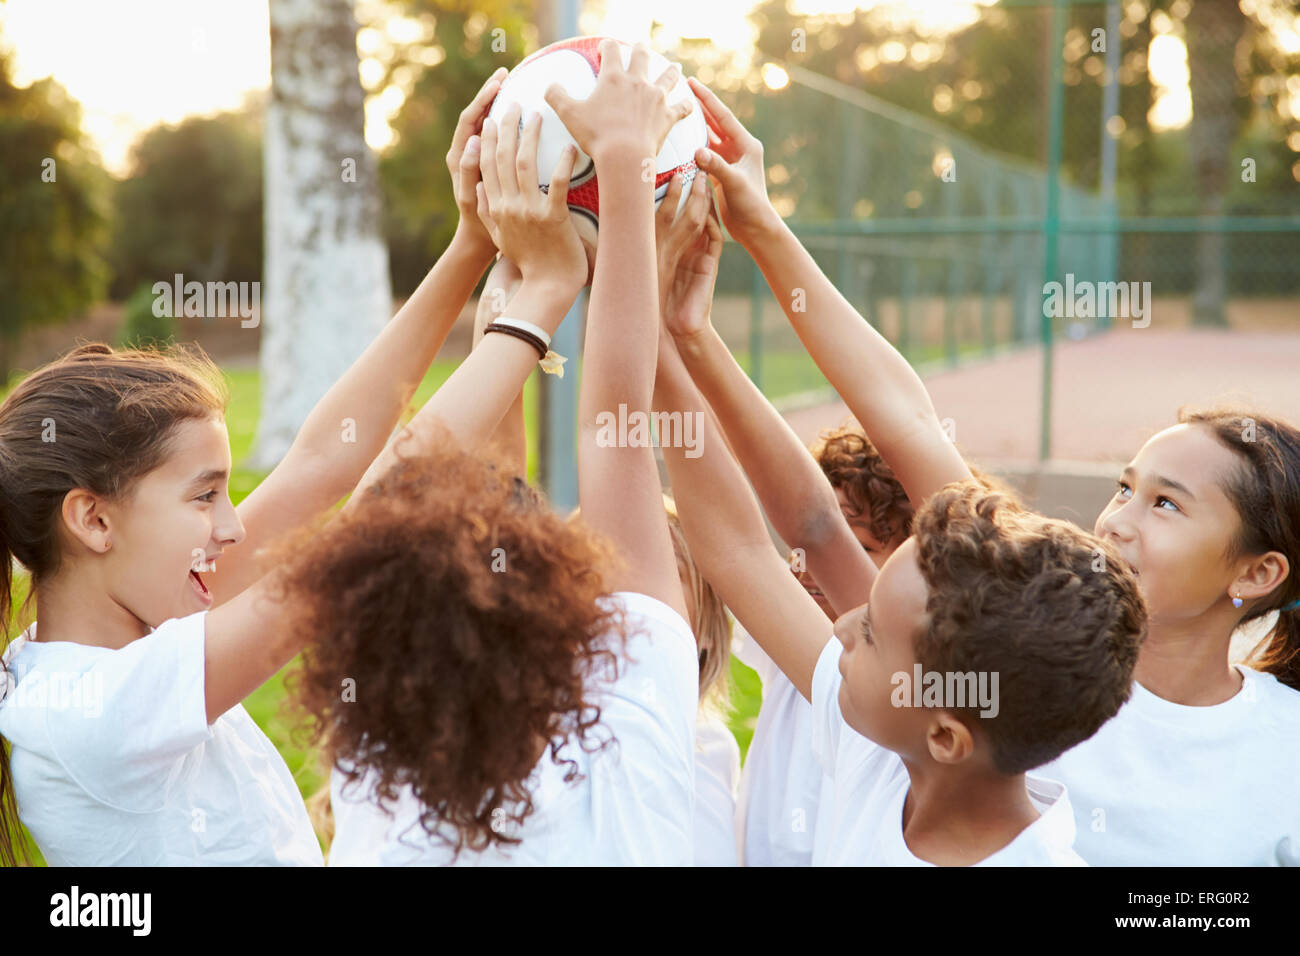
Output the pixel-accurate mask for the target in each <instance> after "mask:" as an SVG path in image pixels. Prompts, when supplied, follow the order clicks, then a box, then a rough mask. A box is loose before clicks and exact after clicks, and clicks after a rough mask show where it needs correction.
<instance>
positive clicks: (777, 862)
mask: <svg viewBox="0 0 1300 956" xmlns="http://www.w3.org/2000/svg"><path fill="white" fill-rule="evenodd" d="M732 648H733V651H734V653H735V654H736V656H737V657H739V658H740V659H741V661H743V662H744V663H745V664H746V665H748V666H749V667H752V668H753V669H754V670H755V671H756V672H757V674H758V676H759V679H760V680H761V681H762V682H763V703H762V706H761V707H760V708H759V711H758V721H757V723H756V724H755V726H754V737H753V739H752V740H751V741H750V743H749V752H748V754H746V756H745V769H744V772H743V773H742V774H741V779H740V794H739V797H738V799H737V801H736V834H737V837H738V839H739V840H740V842H741V848H742V857H741V859H742V861H743V863H744V865H745V866H810V865H811V864H812V859H813V850H814V842H815V838H816V836H817V834H818V830H817V821H818V819H819V811H820V808H821V806H822V803H823V801H824V800H825V801H829V800H830V794H831V781H830V779H829V778H828V777H827V776H826V773H825V771H824V770H822V766H821V763H820V762H818V760H817V758H816V756H814V755H813V752H812V705H810V704H809V703H808V701H806V700H804V697H803V694H801V693H799V691H798V689H797V688H796V687H795V686H794V684H792V683H790V679H789V678H788V677H786V676H785V674H784V673H783V672H782V671H781V669H780V668H779V667H777V666H776V664H775V663H774V662H773V661H772V659H771V658H770V657H768V656H767V654H765V653H764V652H763V649H762V648H761V647H759V646H758V642H757V641H755V640H754V639H753V638H752V637H750V636H749V635H748V634H746V633H745V632H744V631H743V630H742V629H741V628H740V626H739V624H737V625H736V637H735V639H734V640H733V641H732Z"/></svg>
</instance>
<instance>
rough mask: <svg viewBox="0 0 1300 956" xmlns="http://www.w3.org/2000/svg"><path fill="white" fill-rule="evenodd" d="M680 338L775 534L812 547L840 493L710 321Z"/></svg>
mask: <svg viewBox="0 0 1300 956" xmlns="http://www.w3.org/2000/svg"><path fill="white" fill-rule="evenodd" d="M675 342H676V345H677V350H678V353H679V354H680V356H681V358H682V361H683V363H684V364H685V366H686V369H687V371H688V372H689V373H690V376H691V379H692V381H693V382H694V383H695V385H696V387H698V388H699V390H700V393H701V394H702V395H703V397H704V399H705V401H707V402H708V404H709V406H710V407H711V408H712V409H713V411H714V413H715V414H716V415H717V416H718V421H719V423H720V424H721V425H722V430H723V432H724V433H725V437H726V439H727V441H728V443H729V445H730V447H731V450H732V451H733V452H734V453H735V455H736V457H737V458H738V459H739V461H740V465H741V467H742V468H743V469H744V471H745V475H746V477H748V478H749V481H750V483H751V484H752V485H753V487H754V491H755V492H756V493H757V494H758V500H759V501H760V502H761V503H762V505H763V510H764V512H766V514H767V517H768V519H769V520H770V521H771V522H772V526H773V527H774V528H775V529H776V533H777V534H778V535H780V536H781V539H782V540H783V541H785V542H786V544H788V545H791V546H792V547H804V548H815V547H816V546H817V545H818V544H819V543H820V542H821V540H822V539H823V538H824V536H825V535H826V534H828V532H829V530H830V527H831V525H832V521H831V519H832V518H839V517H840V508H839V503H838V502H837V501H836V499H835V491H834V489H833V488H832V487H831V485H830V482H829V481H827V479H826V476H825V474H823V473H822V470H821V469H820V468H819V467H817V462H816V461H815V459H814V458H813V457H812V455H810V454H809V453H808V450H807V449H806V448H804V446H803V443H802V442H800V441H799V438H798V436H797V435H795V433H794V430H793V429H791V428H790V426H789V424H788V423H787V422H786V420H785V419H784V418H782V417H781V415H780V413H778V412H777V410H776V409H775V408H773V407H772V404H771V403H770V402H769V401H768V400H767V397H766V396H764V395H763V393H762V392H761V391H759V389H758V387H757V386H755V385H754V383H753V382H752V381H751V380H750V378H749V376H748V375H746V374H745V372H744V370H743V369H742V368H741V367H740V365H739V364H738V363H737V362H736V360H735V358H734V357H733V356H732V354H731V351H730V350H729V349H728V348H727V346H726V343H725V342H723V341H722V338H721V336H719V335H718V333H717V330H716V329H714V328H713V326H712V325H708V326H706V327H705V328H704V329H703V330H701V331H700V332H699V333H698V334H696V335H693V336H690V337H689V338H679V339H676V340H675Z"/></svg>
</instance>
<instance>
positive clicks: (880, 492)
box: [812, 425, 913, 548]
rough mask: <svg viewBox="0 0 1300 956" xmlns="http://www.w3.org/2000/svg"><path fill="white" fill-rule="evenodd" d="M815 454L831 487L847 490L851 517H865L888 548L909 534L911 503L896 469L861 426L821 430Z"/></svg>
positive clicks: (870, 527) (877, 538) (879, 539)
mask: <svg viewBox="0 0 1300 956" xmlns="http://www.w3.org/2000/svg"><path fill="white" fill-rule="evenodd" d="M812 453H813V457H814V458H816V459H817V464H819V465H820V466H821V469H822V473H823V474H824V475H825V476H826V478H827V480H829V481H830V483H831V485H832V487H835V488H839V489H841V490H842V491H843V492H844V497H845V498H847V499H848V502H849V508H850V513H849V515H848V517H849V518H850V519H853V518H862V517H865V518H866V519H867V527H868V528H869V529H870V531H871V536H872V537H873V538H875V539H876V540H877V541H879V542H880V543H881V544H882V545H884V546H885V547H886V548H889V547H891V546H893V545H897V544H900V543H901V542H902V541H903V539H904V538H906V537H907V536H908V534H909V533H910V531H911V527H912V514H913V508H912V503H911V502H910V501H908V500H907V492H905V491H904V490H903V486H902V485H901V484H899V482H898V479H897V478H895V477H894V471H893V469H892V468H890V467H889V465H888V464H887V463H886V462H885V459H883V458H881V457H880V452H878V451H876V446H875V445H873V444H871V440H870V439H869V438H867V436H866V435H865V434H864V433H863V432H862V430H861V429H860V428H859V427H857V426H856V425H841V426H840V427H839V428H835V429H826V430H824V431H822V432H821V434H820V436H819V440H818V443H817V444H816V445H814V446H813V449H812Z"/></svg>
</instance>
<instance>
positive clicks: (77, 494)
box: [62, 488, 112, 554]
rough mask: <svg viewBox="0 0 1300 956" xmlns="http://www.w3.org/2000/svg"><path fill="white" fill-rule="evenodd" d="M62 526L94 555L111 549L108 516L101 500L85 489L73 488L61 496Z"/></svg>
mask: <svg viewBox="0 0 1300 956" xmlns="http://www.w3.org/2000/svg"><path fill="white" fill-rule="evenodd" d="M62 516H63V526H64V527H65V528H67V530H68V533H69V534H71V535H72V536H73V538H75V539H76V540H77V541H79V542H81V543H82V544H83V545H85V546H86V547H87V548H89V549H90V550H91V551H94V552H95V553H96V554H104V553H105V552H107V551H108V549H109V548H110V547H112V535H111V533H110V532H111V529H110V528H109V520H108V516H107V515H106V514H105V513H104V502H103V499H102V498H100V497H99V496H98V495H96V494H95V493H94V492H91V491H87V490H86V489H85V488H73V489H72V490H71V491H69V492H68V493H67V494H66V495H64V496H63V509H62Z"/></svg>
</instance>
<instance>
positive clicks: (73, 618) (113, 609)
mask: <svg viewBox="0 0 1300 956" xmlns="http://www.w3.org/2000/svg"><path fill="white" fill-rule="evenodd" d="M74 577H75V576H74V575H71V574H61V575H59V577H58V578H56V579H55V580H53V581H50V582H49V583H48V584H42V585H41V586H40V587H38V588H37V589H36V617H37V621H38V622H39V623H38V625H37V633H36V637H37V639H38V641H39V642H40V643H42V644H44V643H52V642H55V641H67V642H70V643H73V644H87V645H90V646H91V647H108V648H113V649H117V648H119V647H125V646H126V645H127V644H130V643H131V642H132V641H134V640H136V639H138V638H141V637H144V636H145V635H146V634H148V633H149V625H147V624H145V623H144V622H143V621H141V620H140V619H139V618H138V617H136V616H135V615H134V614H132V613H131V612H130V611H128V610H127V609H126V608H124V607H123V606H122V605H120V604H118V603H117V602H116V601H114V600H113V599H112V598H111V597H110V596H109V595H108V594H107V593H105V591H104V590H103V589H102V588H98V587H93V586H87V584H86V582H84V581H76V580H73V579H74Z"/></svg>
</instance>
